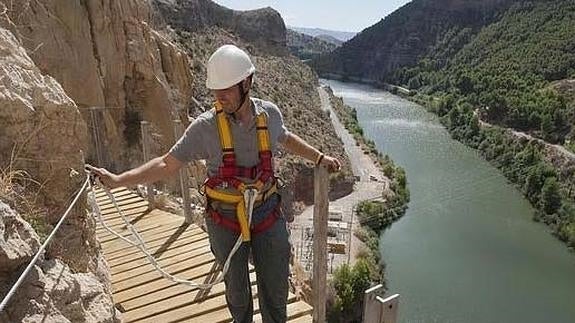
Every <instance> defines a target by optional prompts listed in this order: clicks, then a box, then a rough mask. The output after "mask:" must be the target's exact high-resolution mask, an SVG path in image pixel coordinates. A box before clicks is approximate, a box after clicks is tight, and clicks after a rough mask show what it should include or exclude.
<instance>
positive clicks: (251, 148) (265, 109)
mask: <svg viewBox="0 0 575 323" xmlns="http://www.w3.org/2000/svg"><path fill="white" fill-rule="evenodd" d="M252 103H253V107H254V112H255V114H256V115H259V114H260V113H265V114H266V115H267V120H268V121H267V123H268V131H269V134H270V145H271V150H272V153H273V155H276V153H277V149H278V147H277V146H278V143H281V142H283V141H284V140H285V139H286V137H287V134H288V130H287V129H286V127H285V125H284V123H283V118H282V114H281V112H280V110H279V109H278V107H277V106H276V105H275V104H273V103H271V102H269V101H264V100H261V99H257V98H252ZM227 118H228V121H229V124H230V131H231V133H232V140H233V144H234V151H235V154H236V163H237V165H238V166H242V167H252V166H255V165H257V164H258V162H259V156H258V141H257V134H256V120H255V118H253V119H252V121H251V122H250V124H248V125H240V124H239V122H238V121H237V120H235V119H234V118H233V117H230V116H227ZM169 153H170V155H172V156H174V157H175V158H176V159H178V160H179V161H181V162H190V161H192V160H198V159H205V160H206V162H207V167H208V176H214V175H216V174H217V172H218V167H219V166H220V165H221V162H222V147H221V144H220V137H219V134H218V128H217V122H216V111H215V109H214V108H212V109H211V110H209V111H206V112H204V113H202V114H201V115H199V116H198V118H197V119H196V120H194V122H192V123H191V124H190V126H189V127H188V128H187V129H186V131H185V133H184V135H183V136H182V137H181V138H180V139H179V140H178V142H177V143H176V144H175V145H174V146H173V147H172V148H171V149H170V152H169Z"/></svg>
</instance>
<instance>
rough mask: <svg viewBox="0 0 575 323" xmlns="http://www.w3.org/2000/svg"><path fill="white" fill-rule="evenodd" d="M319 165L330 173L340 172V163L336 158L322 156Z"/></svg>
mask: <svg viewBox="0 0 575 323" xmlns="http://www.w3.org/2000/svg"><path fill="white" fill-rule="evenodd" d="M320 165H323V166H326V167H327V170H328V171H329V172H330V173H335V172H339V171H340V170H341V163H340V162H339V160H337V158H335V157H332V156H324V157H323V159H322V160H321V162H320Z"/></svg>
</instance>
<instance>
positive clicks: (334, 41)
mask: <svg viewBox="0 0 575 323" xmlns="http://www.w3.org/2000/svg"><path fill="white" fill-rule="evenodd" d="M315 38H317V39H321V40H323V41H326V42H328V43H332V44H334V45H336V46H341V44H343V43H344V42H343V41H342V40H339V39H337V38H335V37H333V36H331V35H326V34H321V35H317V36H315Z"/></svg>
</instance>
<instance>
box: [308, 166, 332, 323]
mask: <svg viewBox="0 0 575 323" xmlns="http://www.w3.org/2000/svg"><path fill="white" fill-rule="evenodd" d="M328 190H329V186H328V173H327V168H325V167H324V166H317V167H316V168H315V171H314V205H313V281H312V292H313V295H312V300H313V304H314V310H313V321H314V322H316V323H323V322H325V321H326V313H325V304H326V290H327V288H326V287H327V220H328V210H329V200H328Z"/></svg>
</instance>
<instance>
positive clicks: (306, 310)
mask: <svg viewBox="0 0 575 323" xmlns="http://www.w3.org/2000/svg"><path fill="white" fill-rule="evenodd" d="M290 294H291V293H290ZM290 300H291V302H290ZM254 305H255V304H254ZM312 311H313V308H312V307H311V306H310V305H309V304H307V303H305V302H302V301H298V300H296V298H295V295H294V296H293V297H291V295H290V297H289V298H288V304H287V306H286V312H287V320H288V322H308V323H309V322H312V320H313V317H312V316H311V315H310V314H311V313H312ZM259 312H260V311H258V314H256V315H254V322H262V315H261V313H259Z"/></svg>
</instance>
